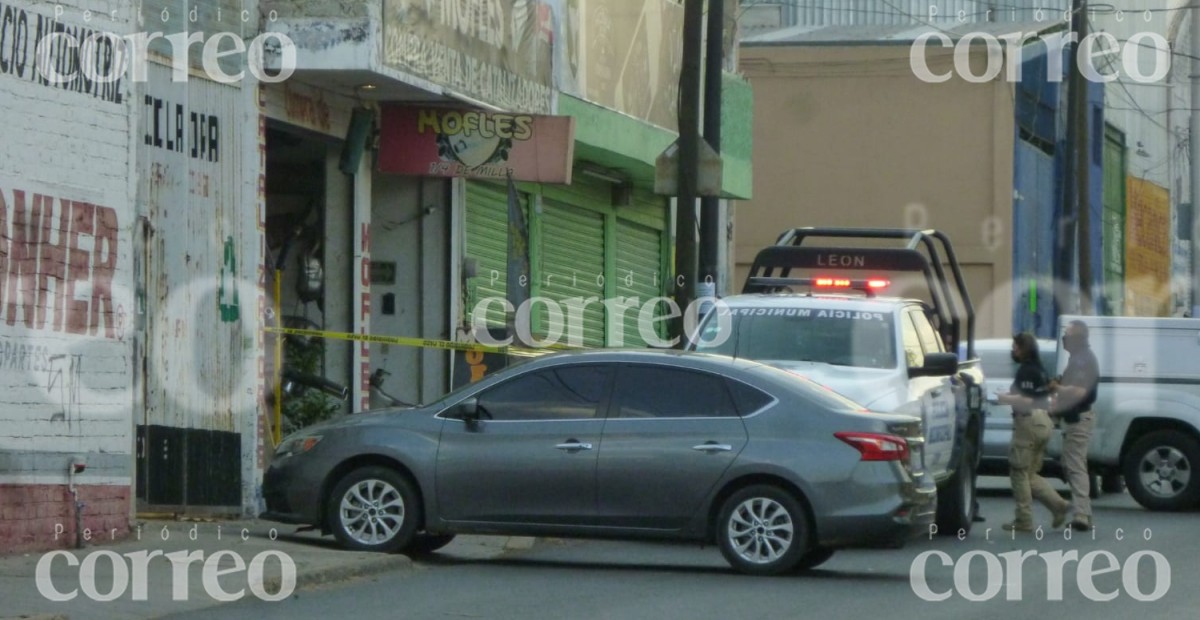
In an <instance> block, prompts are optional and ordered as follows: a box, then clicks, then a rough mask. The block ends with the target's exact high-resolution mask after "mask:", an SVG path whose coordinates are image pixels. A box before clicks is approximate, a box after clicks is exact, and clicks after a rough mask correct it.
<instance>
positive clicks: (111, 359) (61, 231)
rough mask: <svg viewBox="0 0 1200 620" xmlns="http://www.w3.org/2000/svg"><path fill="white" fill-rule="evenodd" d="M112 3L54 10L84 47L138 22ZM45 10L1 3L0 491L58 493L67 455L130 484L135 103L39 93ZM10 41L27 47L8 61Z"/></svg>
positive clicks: (91, 475) (86, 93) (116, 89)
mask: <svg viewBox="0 0 1200 620" xmlns="http://www.w3.org/2000/svg"><path fill="white" fill-rule="evenodd" d="M115 4H116V3H113V2H107V1H94V0H65V1H62V2H58V3H56V5H57V6H58V7H59V8H61V9H62V14H61V15H60V16H59V20H60V21H61V22H62V23H63V24H64V25H65V26H66V28H67V29H68V30H67V32H69V33H72V34H75V35H76V36H78V37H80V38H81V39H82V38H83V37H85V36H86V35H87V34H88V31H76V30H75V29H76V28H87V29H88V30H89V31H110V32H115V33H128V32H130V31H131V29H132V26H131V20H132V18H133V17H134V15H133V12H132V11H123V10H116V11H113V13H112V14H110V13H109V11H112V10H113V9H114V8H117V7H116V6H115ZM54 9H55V6H54V5H51V4H48V3H36V4H34V5H32V6H31V5H30V3H28V2H12V1H11V0H3V1H2V2H0V24H4V27H5V28H6V29H7V32H6V33H5V34H6V40H7V41H8V42H9V43H8V44H6V45H5V46H4V49H3V51H2V52H0V93H3V95H2V98H3V101H4V104H3V109H4V112H3V121H2V124H3V129H2V130H0V133H2V135H3V139H2V140H0V254H6V255H7V256H6V258H0V429H3V430H0V455H2V456H5V457H6V458H5V461H6V464H5V466H4V467H0V484H3V483H43V484H64V483H65V482H66V468H67V464H68V463H69V458H70V456H71V455H72V454H86V455H88V457H89V468H88V470H87V472H86V474H85V476H86V478H84V479H81V482H82V483H85V484H86V483H111V484H117V485H123V486H128V485H129V484H130V483H131V477H132V471H133V465H132V456H131V452H132V447H133V439H132V424H131V419H130V418H131V410H132V403H133V398H132V393H133V392H132V389H131V388H132V386H133V372H134V371H133V369H134V360H133V358H132V350H133V349H132V338H131V335H132V333H133V332H132V325H133V321H134V312H135V303H134V299H133V295H132V289H133V286H132V273H133V261H134V256H133V254H132V252H131V248H132V243H131V231H132V230H133V229H134V227H135V209H134V192H135V186H134V180H133V179H134V174H133V164H132V161H131V152H132V145H133V141H134V140H135V139H136V136H135V133H136V132H135V131H134V130H133V128H134V116H135V114H136V107H137V106H136V104H137V102H136V101H134V100H133V99H132V97H131V84H130V83H129V82H128V81H125V80H122V81H120V82H119V83H118V84H115V85H113V86H112V87H111V88H106V87H103V86H97V85H95V84H93V85H92V89H90V90H85V89H75V88H71V89H64V88H62V87H58V86H54V85H50V84H43V83H41V81H40V80H39V79H38V75H37V71H36V69H35V62H36V60H35V59H36V54H35V50H36V45H37V42H38V32H39V30H38V29H39V27H41V28H43V29H44V28H46V27H47V26H48V25H49V24H50V23H51V22H52V20H53V18H54ZM86 10H91V11H94V12H95V13H94V14H92V15H90V16H89V17H90V18H91V21H90V22H88V23H85V21H84V11H86ZM114 16H115V19H113V17H114ZM45 34H47V31H45V30H43V31H42V36H45ZM18 36H19V37H20V39H18V38H17V37H18ZM14 40H21V41H24V42H25V46H24V47H23V48H20V47H19V46H18V49H17V51H16V54H14V51H13V48H12V47H10V45H11V44H12V42H13V41H14ZM56 57H57V54H55V55H52V56H51V59H52V60H53V59H54V58H56ZM73 84H74V83H73ZM73 84H72V85H73ZM22 223H25V224H27V225H28V227H27V228H26V229H25V230H21V228H22V227H21V224H22ZM23 240H24V241H26V242H28V243H27V244H26V243H23V242H22V241H23Z"/></svg>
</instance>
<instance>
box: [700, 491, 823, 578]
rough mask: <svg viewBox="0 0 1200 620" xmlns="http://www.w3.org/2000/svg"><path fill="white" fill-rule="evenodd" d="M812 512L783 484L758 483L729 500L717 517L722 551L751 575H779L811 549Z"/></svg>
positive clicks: (790, 567) (718, 539)
mask: <svg viewBox="0 0 1200 620" xmlns="http://www.w3.org/2000/svg"><path fill="white" fill-rule="evenodd" d="M808 535H809V524H808V516H807V515H806V514H805V513H804V509H803V508H802V507H801V506H800V502H798V501H796V498H794V497H792V495H791V494H790V493H788V492H786V491H784V490H782V489H780V488H779V487H775V486H770V485H754V486H750V487H746V488H744V489H742V490H740V491H738V492H736V493H734V494H733V495H731V496H730V497H729V499H727V500H725V503H724V504H723V505H722V506H721V512H720V513H719V516H718V518H717V542H718V544H719V545H720V547H721V554H722V555H724V556H725V560H726V561H727V562H729V564H730V565H731V566H733V567H734V568H735V569H737V570H739V571H741V572H743V573H747V574H750V575H777V574H779V573H783V572H786V571H788V570H791V569H792V568H794V567H795V566H796V565H797V564H798V563H799V562H800V560H801V558H803V556H804V555H805V553H806V552H807V551H808Z"/></svg>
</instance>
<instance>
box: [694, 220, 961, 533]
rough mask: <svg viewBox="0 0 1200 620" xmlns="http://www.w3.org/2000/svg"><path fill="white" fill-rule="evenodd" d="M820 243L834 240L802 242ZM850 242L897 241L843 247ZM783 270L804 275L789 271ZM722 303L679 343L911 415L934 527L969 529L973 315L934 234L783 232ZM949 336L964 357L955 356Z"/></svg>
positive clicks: (944, 242)
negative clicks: (931, 495) (933, 485)
mask: <svg viewBox="0 0 1200 620" xmlns="http://www.w3.org/2000/svg"><path fill="white" fill-rule="evenodd" d="M822 238H824V239H829V238H834V239H838V240H839V243H842V245H839V246H838V247H813V246H811V245H804V242H805V241H807V240H812V239H822ZM851 239H859V240H863V239H868V240H872V241H870V243H876V244H878V243H879V242H878V241H875V240H888V241H890V243H892V244H895V243H896V242H902V243H903V245H902V247H899V248H880V247H846V246H845V245H844V243H845V240H851ZM946 265H948V266H949V268H950V271H951V274H952V276H953V280H952V281H951V279H950V278H948V277H947V274H946ZM793 271H800V272H809V273H807V274H806V275H797V276H793V274H792V272H793ZM889 277H901V278H908V279H909V280H912V281H913V282H911V284H915V285H916V286H915V287H914V288H916V289H917V290H920V291H921V292H922V293H923V295H922V296H923V297H924V298H925V300H919V299H910V298H907V297H901V296H887V294H888V293H889V290H888V289H889V288H890V285H891V281H890V280H889V279H888V278H889ZM906 290H908V289H906ZM722 302H723V303H720V304H715V305H714V307H713V309H711V310H710V311H709V312H708V313H707V315H706V316H705V318H704V320H703V321H702V322H701V324H700V326H699V331H698V333H697V334H696V336H695V337H694V338H693V342H692V344H691V345H690V347H691V348H693V349H695V350H699V351H705V352H709V353H719V354H724V355H730V356H733V357H741V358H748V359H753V360H757V361H761V362H764V363H768V364H771V365H773V366H777V367H780V368H784V369H786V370H789V371H792V372H795V373H797V374H800V375H803V376H805V377H807V378H809V379H812V380H814V381H816V382H817V383H820V384H823V385H825V386H827V387H829V388H830V389H833V390H834V391H836V392H839V393H841V394H843V395H845V396H848V397H850V398H851V399H853V400H855V401H857V402H859V403H861V404H862V405H864V406H865V407H867V408H868V409H871V410H875V411H881V412H896V413H906V414H910V415H914V416H916V417H919V418H921V419H922V421H923V425H924V429H925V447H924V451H923V455H924V470H925V471H926V472H927V473H928V474H930V475H932V476H934V479H935V480H936V482H937V485H938V514H937V526H938V531H939V533H941V534H945V535H950V534H956V533H957V532H958V531H959V530H967V531H970V528H971V523H972V521H973V517H974V510H975V504H976V502H975V482H976V471H977V468H978V465H979V458H980V446H981V445H982V432H983V412H982V409H981V407H982V404H983V403H982V384H983V372H982V369H981V366H980V364H979V362H978V360H977V359H976V358H975V351H974V327H975V326H974V310H973V308H972V306H971V302H970V297H969V296H968V294H967V289H966V285H965V284H964V282H963V278H962V273H961V270H960V269H959V266H958V263H957V261H956V259H955V256H954V250H953V248H952V247H951V245H950V242H949V239H948V238H947V237H946V236H945V235H943V234H942V233H940V232H937V231H932V230H925V231H919V230H893V229H843V228H834V229H830V228H798V229H794V230H790V231H787V232H785V233H784V234H783V235H782V236H781V237H780V238H779V241H778V242H777V243H776V245H774V246H769V247H767V248H765V249H763V250H761V251H760V252H759V253H758V255H757V257H756V258H755V261H754V265H753V266H752V268H751V271H750V275H749V278H748V279H747V281H746V284H745V286H744V288H743V291H742V294H740V295H735V296H731V297H726V298H724V299H723V300H722ZM960 343H962V344H964V345H965V346H964V351H965V353H966V355H965V356H964V357H965V359H964V360H960V359H959V357H958V355H957V354H956V353H955V351H958V350H959V344H960Z"/></svg>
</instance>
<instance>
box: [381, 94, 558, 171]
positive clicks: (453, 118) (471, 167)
mask: <svg viewBox="0 0 1200 620" xmlns="http://www.w3.org/2000/svg"><path fill="white" fill-rule="evenodd" d="M574 146H575V119H574V118H572V117H570V116H533V115H529V114H503V113H491V112H480V111H477V110H463V109H457V108H421V107H408V106H387V107H385V108H384V109H383V120H382V127H381V131H380V144H379V169H380V171H382V172H390V173H394V174H407V175H416V176H439V177H470V178H485V179H495V180H502V179H506V178H507V177H508V175H509V174H511V175H512V178H513V179H514V180H517V181H532V182H536V183H570V182H571V160H572V158H573V156H574Z"/></svg>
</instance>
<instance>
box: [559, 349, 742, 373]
mask: <svg viewBox="0 0 1200 620" xmlns="http://www.w3.org/2000/svg"><path fill="white" fill-rule="evenodd" d="M535 361H538V362H541V363H544V364H555V363H579V362H585V361H595V362H650V363H652V362H669V363H680V362H682V363H684V364H685V365H689V366H695V367H698V368H699V367H709V368H711V367H718V366H719V367H723V368H734V369H741V370H751V369H754V368H759V367H761V366H763V364H762V363H760V362H756V361H753V360H748V359H744V358H733V357H728V356H725V355H717V354H714V353H698V352H695V351H682V350H679V349H581V350H576V351H562V352H558V353H553V354H550V355H546V356H543V357H539V358H536V360H535Z"/></svg>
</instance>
